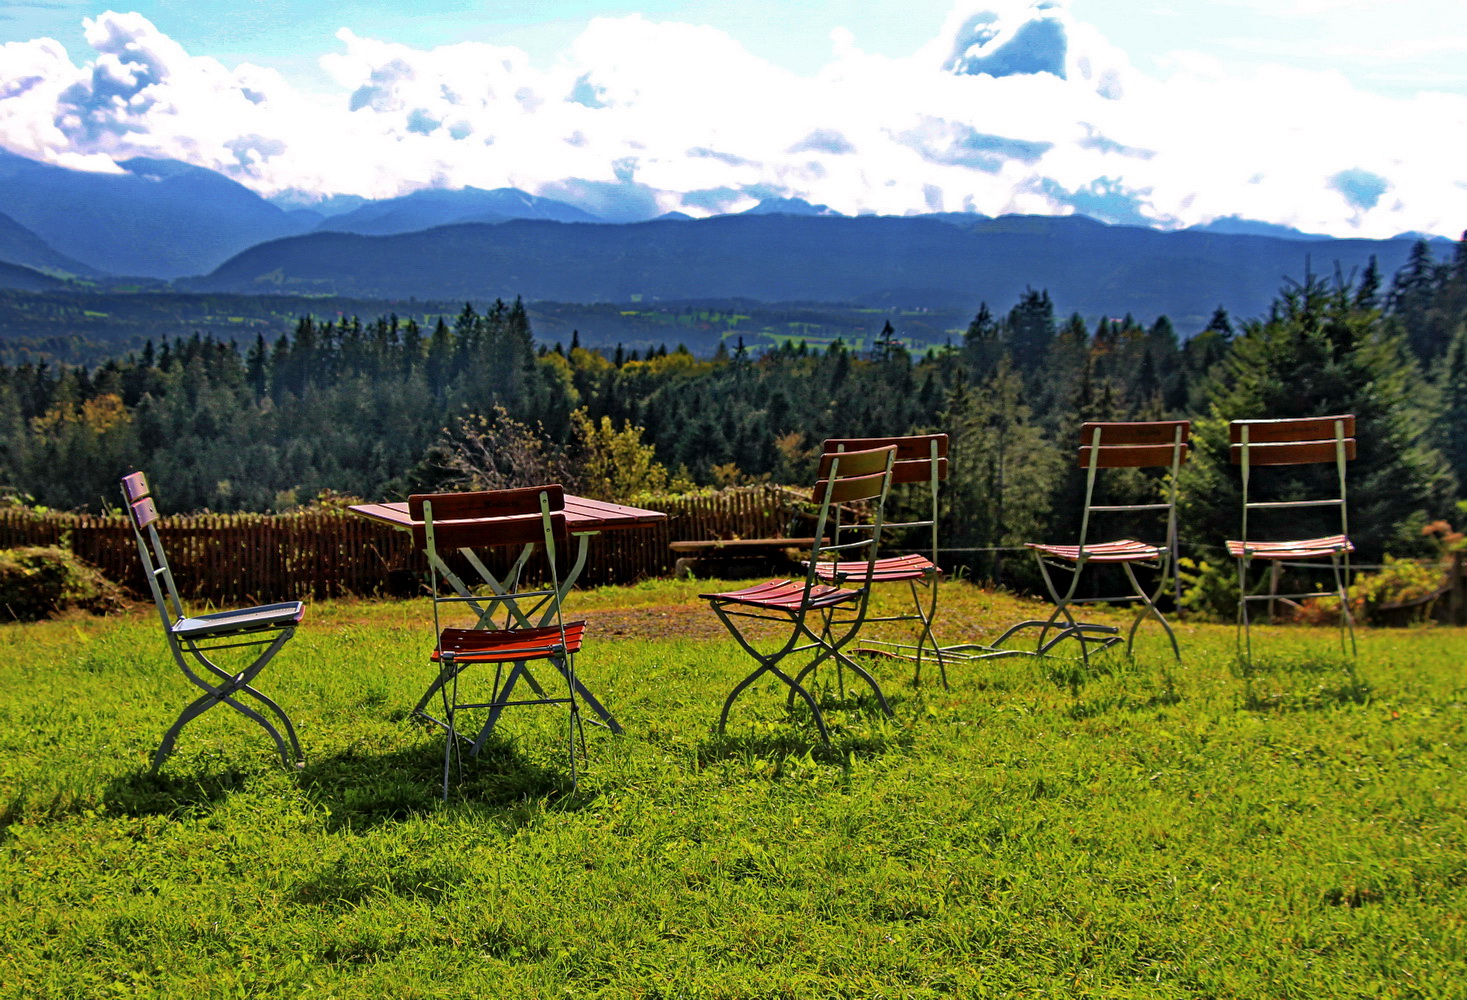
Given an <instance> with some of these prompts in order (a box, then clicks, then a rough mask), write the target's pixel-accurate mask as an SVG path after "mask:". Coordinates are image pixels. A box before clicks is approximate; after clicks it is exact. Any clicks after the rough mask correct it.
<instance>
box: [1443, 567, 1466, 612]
mask: <svg viewBox="0 0 1467 1000" xmlns="http://www.w3.org/2000/svg"><path fill="white" fill-rule="evenodd" d="M1463 555H1464V553H1462V552H1460V551H1457V552H1453V553H1452V570H1451V572H1452V581H1451V585H1452V589H1451V590H1449V591H1448V592H1447V610H1448V611H1449V612H1450V615H1451V619H1452V624H1453V625H1467V593H1464V583H1463V579H1462V570H1463V565H1462V563H1463Z"/></svg>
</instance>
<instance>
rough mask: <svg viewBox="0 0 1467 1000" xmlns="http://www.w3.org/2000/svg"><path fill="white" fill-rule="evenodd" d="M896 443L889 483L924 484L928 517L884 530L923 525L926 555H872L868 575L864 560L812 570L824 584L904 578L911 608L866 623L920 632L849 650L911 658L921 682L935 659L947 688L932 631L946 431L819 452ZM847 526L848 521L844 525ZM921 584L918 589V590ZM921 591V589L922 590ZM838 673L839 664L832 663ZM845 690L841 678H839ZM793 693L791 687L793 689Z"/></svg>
mask: <svg viewBox="0 0 1467 1000" xmlns="http://www.w3.org/2000/svg"><path fill="white" fill-rule="evenodd" d="M888 445H890V446H892V447H895V448H896V450H897V452H896V460H895V462H894V463H893V465H892V476H891V481H892V485H893V486H896V485H903V484H916V483H925V484H926V487H927V499H928V502H929V504H930V505H931V510H930V513H929V515H928V517H927V518H926V519H924V520H918V521H887V522H886V525H885V527H886V529H887V530H888V531H889V530H892V529H902V528H905V529H914V528H925V529H927V531H928V533H929V538H930V541H931V546H930V554H928V555H919V554H916V553H910V554H907V555H901V556H886V557H880V556H878V558H877V559H876V561H875V563H874V564H873V565H872V566H871V568H870V574H869V578H868V577H867V575H866V574H867V564H866V563H863V562H851V561H841V562H821V563H817V564H816V565H815V572H816V573H817V575H819V577H820V579H821V580H822V581H824V582H826V583H831V582H834V581H835V580H836V579H837V578H844V580H845V582H846V583H858V582H859V583H900V582H903V581H905V582H906V584H907V585H908V587H909V588H910V591H911V598H912V610H910V611H908V612H906V613H904V614H890V615H880V616H868V617H867V618H866V624H868V625H873V624H878V623H882V622H917V623H918V625H919V628H920V634H919V635H918V637H917V641H916V642H892V641H888V640H884V639H871V638H863V639H862V640H861V643H860V645H859V646H858V647H856V648H855V649H853V650H852V651H851V652H852V654H861V653H867V654H876V655H882V656H892V657H896V658H900V659H905V660H911V661H912V662H913V664H914V667H913V672H912V684H913V686H917V685H919V684H921V683H922V664H923V660H924V658H927V659H932V660H935V661H937V670H938V674H939V676H940V677H941V678H942V686H943V688H944V689H945V690H946V689H948V687H949V685H948V681H947V667H946V665H945V663H944V650H943V647H942V644H941V643H940V642H938V640H937V637H936V636H935V635H934V634H933V628H932V622H933V619H934V618H935V617H936V615H937V599H938V584H939V582H941V579H942V569H941V568H940V567H939V566H938V564H937V546H938V490H939V485H938V484H939V483H940V482H941V481H942V480H945V479H946V478H947V475H948V458H947V451H948V436H947V435H946V434H920V435H908V436H905V437H892V438H828V439H827V440H826V441H825V443H824V445H823V446H822V447H821V451H822V453H824V454H830V453H832V452H845V451H865V450H869V449H871V448H883V447H886V446H888ZM847 527H849V526H847ZM919 588H920V589H919ZM924 592H925V593H924ZM836 666H837V674H838V675H839V674H840V673H841V667H842V664H841V663H840V661H839V660H837V663H836ZM841 690H842V693H843V692H844V682H843V681H842V682H841ZM791 694H792V695H793V692H791Z"/></svg>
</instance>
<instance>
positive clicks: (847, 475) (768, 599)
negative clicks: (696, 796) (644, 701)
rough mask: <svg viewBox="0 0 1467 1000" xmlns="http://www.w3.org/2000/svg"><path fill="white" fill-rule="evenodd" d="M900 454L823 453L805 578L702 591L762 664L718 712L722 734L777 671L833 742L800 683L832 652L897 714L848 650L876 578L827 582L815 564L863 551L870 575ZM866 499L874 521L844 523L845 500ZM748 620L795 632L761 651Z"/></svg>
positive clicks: (887, 449)
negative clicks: (790, 662)
mask: <svg viewBox="0 0 1467 1000" xmlns="http://www.w3.org/2000/svg"><path fill="white" fill-rule="evenodd" d="M895 459H896V448H894V447H891V446H887V447H884V448H873V449H869V450H865V451H847V452H836V453H831V454H827V455H824V456H822V458H821V479H820V481H819V482H817V483H816V485H815V488H814V490H813V491H812V493H811V500H812V501H814V502H818V503H819V504H820V509H819V513H818V515H817V516H816V522H815V531H814V536H815V544H814V547H813V549H812V551H811V558H810V561H809V562H808V563H807V564H806V568H805V577H804V579H803V580H771V581H769V582H768V583H763V584H759V585H757V586H754V587H748V588H745V589H743V590H738V591H729V592H725V593H713V594H701V595H699V596H700V597H702V598H703V599H705V600H707V601H708V602H709V605H710V607H711V608H712V610H713V612H714V613H715V614H716V615H718V618H719V620H720V621H721V622H723V625H724V627H725V628H727V629H728V630H729V633H730V634H731V635H732V636H733V637H734V639H735V640H736V641H737V642H738V644H739V645H740V646H741V647H742V648H743V649H744V651H745V652H746V653H748V654H749V656H750V657H752V658H753V659H754V661H755V663H757V664H758V666H757V667H756V668H755V669H754V670H753V671H752V672H751V673H750V674H748V676H746V677H745V678H744V679H743V680H741V681H739V683H738V684H737V685H735V687H734V689H733V690H732V691H731V692H730V693H729V696H728V698H727V699H725V700H724V703H723V710H722V712H720V713H719V717H718V732H719V733H723V732H724V730H725V727H726V726H727V723H728V713H729V710H730V708H732V706H733V703H734V701H735V700H736V699H737V698H738V697H739V695H740V694H742V693H743V692H744V691H745V690H746V689H747V688H748V687H749V686H750V685H751V684H753V683H754V682H755V681H756V680H758V679H759V678H760V677H762V676H763V675H765V674H771V675H772V676H774V677H775V678H776V679H777V680H779V681H780V682H781V683H782V684H784V685H786V686H787V687H788V688H789V695H790V700H791V702H792V701H793V699H794V698H795V697H796V696H798V697H800V698H802V699H803V700H804V702H805V704H806V705H808V706H809V708H810V714H811V717H812V718H813V719H814V721H815V726H816V729H817V730H819V733H820V738H821V740H822V741H823V742H825V743H829V742H830V729H829V727H828V726H827V724H826V722H825V716H824V714H823V713H822V712H821V710H820V705H819V703H818V702H817V701H816V699H815V697H814V695H813V694H811V693H810V691H809V689H807V688H806V687H805V686H804V685H803V683H802V682H803V680H804V678H806V677H808V676H809V675H810V674H811V672H812V671H814V670H815V668H816V667H818V666H819V665H820V664H821V663H823V662H825V661H826V660H829V659H834V660H835V661H836V662H837V663H839V664H841V665H842V666H844V667H848V668H850V670H851V671H852V672H854V673H855V674H856V676H858V677H860V678H861V679H862V680H863V681H865V682H866V684H867V685H868V686H869V687H870V688H871V691H872V693H873V694H874V695H875V696H876V700H877V703H878V704H879V705H880V707H881V710H882V712H883V713H885V714H886V715H888V716H890V715H891V714H892V711H891V706H890V705H889V704H887V701H886V696H885V695H884V694H882V691H881V687H880V685H878V684H877V683H876V679H875V678H874V677H872V676H871V674H870V673H868V672H867V671H866V669H865V668H864V667H862V666H861V665H860V664H859V663H857V662H856V661H855V660H853V659H852V658H851V657H850V656H849V655H847V654H846V653H845V652H844V648H845V647H846V646H847V645H848V644H850V643H851V642H852V641H853V640H854V639H855V638H856V636H857V634H858V633H859V632H860V630H861V627H862V626H863V625H864V624H865V622H866V615H867V609H868V607H869V603H870V598H871V586H870V583H869V582H865V583H858V585H857V586H854V587H850V586H846V584H847V583H848V582H852V581H847V580H846V578H845V577H844V575H839V574H838V575H837V576H836V577H835V579H834V582H832V583H825V582H824V581H823V580H822V578H821V576H820V574H819V571H818V570H817V568H816V567H817V566H818V565H819V563H820V556H821V554H822V553H834V554H837V559H839V558H840V557H841V556H845V555H851V554H858V555H860V556H861V558H859V559H857V560H852V561H857V562H860V563H862V564H863V566H864V571H865V572H864V576H863V579H864V580H867V581H869V580H870V579H871V577H872V575H873V571H872V567H873V566H874V564H875V562H876V556H877V548H878V546H879V545H880V542H881V533H882V528H883V517H884V511H885V506H886V500H887V496H888V494H889V492H890V489H891V480H892V466H893V464H894V462H895ZM861 500H867V501H871V502H872V505H873V510H872V516H871V518H870V520H869V521H864V522H860V523H857V524H849V525H842V524H841V505H843V504H846V503H850V502H855V501H861ZM844 531H856V532H858V533H860V534H861V535H863V536H865V537H859V538H856V539H855V540H853V541H841V540H840V538H841V535H842V533H843V532H844ZM827 538H828V539H830V541H829V542H827V541H826V539H827ZM742 619H748V620H751V621H760V622H778V623H780V624H782V625H785V626H788V627H789V632H788V634H787V635H786V636H785V638H784V639H783V640H782V641H781V642H780V643H779V644H778V646H777V647H776V648H774V649H773V650H771V651H770V652H767V653H766V652H760V651H759V649H758V648H757V647H756V646H755V644H754V641H753V640H752V639H751V638H750V637H749V636H747V635H745V634H744V631H743V630H742V629H741V628H740V624H741V621H740V620H742ZM806 653H809V654H813V655H812V657H811V659H810V661H809V662H808V663H807V664H806V665H805V666H804V667H803V668H802V669H801V670H799V671H798V673H796V674H794V675H791V674H790V673H789V672H787V671H785V670H782V669H780V664H781V662H782V661H783V660H785V659H786V658H787V657H790V656H794V655H799V654H806Z"/></svg>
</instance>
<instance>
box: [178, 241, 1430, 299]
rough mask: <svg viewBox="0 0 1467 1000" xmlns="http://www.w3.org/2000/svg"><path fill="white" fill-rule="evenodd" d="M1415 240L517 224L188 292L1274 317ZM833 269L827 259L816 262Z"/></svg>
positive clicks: (281, 263) (1390, 261)
mask: <svg viewBox="0 0 1467 1000" xmlns="http://www.w3.org/2000/svg"><path fill="white" fill-rule="evenodd" d="M1410 247H1411V242H1410V241H1405V240H1399V241H1374V240H1334V239H1322V240H1321V239H1281V238H1278V237H1272V236H1252V235H1231V234H1215V233H1201V232H1192V231H1187V230H1180V231H1175V232H1169V233H1164V232H1158V231H1156V230H1149V229H1144V228H1141V227H1116V226H1108V225H1106V224H1104V223H1101V222H1096V221H1095V220H1092V219H1088V218H1084V217H1077V216H1067V217H1053V216H1001V217H999V218H997V219H984V218H982V217H975V218H974V220H973V221H972V222H965V223H963V224H958V223H955V222H953V221H948V220H947V219H937V218H928V217H921V216H915V217H909V218H899V217H885V216H860V217H845V216H808V215H784V214H754V215H748V214H745V215H732V216H718V217H715V218H712V219H703V220H696V221H692V222H688V221H674V220H662V221H657V220H654V221H650V222H640V223H626V224H620V225H610V224H601V223H597V224H586V223H550V222H539V221H535V220H512V221H509V222H502V223H498V224H494V225H484V224H474V223H465V224H458V225H452V226H443V227H438V228H435V229H430V230H426V231H423V232H417V233H407V234H400V235H395V236H362V235H357V234H344V233H312V234H309V235H307V236H299V237H288V238H283V239H279V240H274V241H271V242H269V243H265V244H261V245H258V246H255V247H252V248H250V249H248V250H246V251H244V252H242V253H240V254H238V255H236V256H235V257H233V258H231V259H230V260H229V261H227V262H225V263H224V264H222V265H221V266H220V267H219V268H217V269H215V270H214V271H213V272H211V273H210V274H208V275H202V276H199V277H197V278H191V279H187V280H184V281H180V282H177V283H176V285H177V287H180V288H184V289H189V290H195V291H211V292H232V293H263V292H270V291H272V290H273V291H280V292H292V293H306V294H337V295H356V296H364V297H380V298H401V297H406V296H408V295H416V296H418V297H420V298H434V299H449V300H453V299H465V300H483V299H492V298H513V297H514V296H517V295H518V296H522V297H523V298H524V299H526V300H527V301H564V302H627V303H630V302H639V301H641V302H645V301H671V300H680V299H697V298H702V299H716V298H748V299H752V300H755V301H761V302H795V301H810V302H817V301H823V302H860V303H865V304H869V305H883V306H887V305H898V304H899V305H902V306H907V307H912V306H915V307H922V306H924V305H927V306H933V307H939V306H941V307H950V306H953V305H955V304H961V303H966V304H968V305H970V306H976V304H977V303H978V302H979V301H987V302H991V303H994V304H995V305H1001V304H1004V303H1010V302H1013V301H1016V300H1017V298H1018V297H1019V295H1021V294H1022V293H1023V292H1024V291H1025V289H1027V288H1030V287H1034V288H1047V289H1049V290H1050V292H1051V294H1052V296H1053V297H1054V299H1055V301H1056V303H1057V307H1058V308H1059V310H1060V311H1061V312H1062V313H1068V312H1072V311H1074V312H1080V313H1082V314H1085V315H1120V314H1122V313H1126V312H1130V313H1133V314H1135V315H1140V316H1156V315H1162V314H1166V315H1169V316H1171V317H1172V318H1173V320H1174V321H1178V320H1180V321H1188V320H1190V319H1191V318H1195V317H1198V316H1200V317H1202V318H1203V319H1205V318H1206V316H1207V315H1209V314H1210V313H1211V311H1212V310H1213V309H1214V308H1216V307H1217V306H1218V305H1220V304H1221V305H1224V306H1226V307H1227V308H1228V309H1229V311H1230V312H1233V313H1234V314H1236V315H1253V314H1258V313H1261V312H1262V311H1264V310H1265V309H1266V308H1267V304H1268V302H1269V301H1271V300H1272V298H1273V296H1274V295H1275V294H1276V293H1277V291H1278V288H1279V286H1280V285H1281V284H1282V283H1283V282H1284V281H1285V280H1286V279H1288V278H1290V277H1293V278H1300V277H1302V276H1303V273H1304V270H1305V269H1306V267H1317V268H1327V267H1329V266H1331V265H1332V264H1334V263H1339V264H1340V266H1341V267H1342V268H1344V269H1345V270H1346V271H1347V272H1348V271H1349V270H1350V269H1352V268H1360V267H1364V266H1365V264H1366V263H1367V262H1368V260H1369V258H1370V257H1371V256H1376V257H1377V258H1378V263H1379V266H1380V267H1381V269H1382V270H1384V271H1385V273H1391V272H1392V271H1394V270H1395V269H1397V268H1398V267H1399V266H1400V265H1401V264H1402V263H1404V262H1405V260H1406V258H1407V256H1408V254H1409V252H1410ZM813 262H818V263H813Z"/></svg>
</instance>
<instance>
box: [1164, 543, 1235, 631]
mask: <svg viewBox="0 0 1467 1000" xmlns="http://www.w3.org/2000/svg"><path fill="white" fill-rule="evenodd" d="M1177 576H1178V577H1179V578H1180V579H1181V581H1182V609H1183V610H1184V611H1185V612H1186V613H1187V617H1188V618H1191V619H1193V620H1195V621H1208V622H1226V621H1232V620H1233V619H1235V618H1236V617H1237V615H1238V573H1237V570H1235V569H1233V568H1232V567H1231V566H1226V565H1225V566H1214V565H1213V564H1212V563H1209V562H1207V561H1205V560H1204V561H1202V562H1194V561H1192V560H1191V559H1188V558H1185V557H1183V558H1181V559H1178V560H1177Z"/></svg>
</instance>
